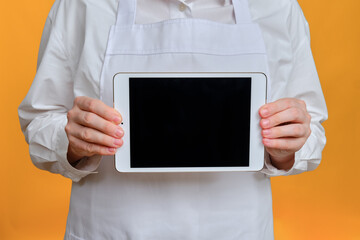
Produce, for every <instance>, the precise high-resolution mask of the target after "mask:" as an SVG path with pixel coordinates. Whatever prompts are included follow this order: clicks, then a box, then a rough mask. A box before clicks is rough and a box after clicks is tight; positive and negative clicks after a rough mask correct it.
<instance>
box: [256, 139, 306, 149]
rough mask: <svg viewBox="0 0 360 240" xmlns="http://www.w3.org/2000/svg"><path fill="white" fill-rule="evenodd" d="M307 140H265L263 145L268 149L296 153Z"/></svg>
mask: <svg viewBox="0 0 360 240" xmlns="http://www.w3.org/2000/svg"><path fill="white" fill-rule="evenodd" d="M305 141H306V138H277V139H269V138H263V144H264V146H265V147H267V148H272V149H277V150H284V151H291V152H296V151H298V150H300V148H301V147H302V146H303V145H304V143H305Z"/></svg>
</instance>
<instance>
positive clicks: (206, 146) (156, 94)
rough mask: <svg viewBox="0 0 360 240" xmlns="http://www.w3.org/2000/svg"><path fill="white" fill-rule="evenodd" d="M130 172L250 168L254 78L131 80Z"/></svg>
mask: <svg viewBox="0 0 360 240" xmlns="http://www.w3.org/2000/svg"><path fill="white" fill-rule="evenodd" d="M129 86H130V87H129V88H130V121H131V124H130V159H131V164H130V165H131V167H132V168H153V167H157V168H161V167H239V166H240V167H242V166H249V139H250V100H251V78H195V77H194V78H191V77H190V78H130V80H129Z"/></svg>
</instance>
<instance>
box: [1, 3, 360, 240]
mask: <svg viewBox="0 0 360 240" xmlns="http://www.w3.org/2000/svg"><path fill="white" fill-rule="evenodd" d="M52 3H53V0H31V1H30V0H14V1H5V0H1V3H0V34H1V35H0V36H1V37H0V73H1V75H0V78H1V86H0V99H1V117H0V121H1V122H0V123H1V124H0V126H1V127H0V130H1V138H0V143H1V144H0V146H1V164H0V168H1V170H0V239H6V240H8V239H62V238H63V234H64V229H65V223H66V216H67V211H68V204H69V197H70V186H71V182H70V180H68V179H65V178H63V177H61V176H59V175H54V174H50V173H47V172H45V171H40V170H38V169H36V168H35V167H34V166H33V165H32V163H31V161H30V158H29V155H28V147H27V144H26V143H25V140H24V137H23V135H22V133H21V131H20V126H19V123H18V117H17V107H18V106H19V104H20V102H21V101H22V99H23V98H24V96H25V94H26V93H27V91H28V89H29V87H30V84H31V82H32V79H33V77H34V75H35V69H36V59H37V51H38V46H39V43H40V37H41V33H42V28H43V25H44V23H45V19H46V16H47V14H48V12H49V10H50V7H51V5H52ZM299 3H300V5H301V6H302V8H303V11H304V13H305V16H306V18H307V20H308V22H309V24H310V29H311V34H312V35H311V37H312V49H313V54H314V58H315V61H316V64H317V68H318V72H319V75H320V79H321V83H322V87H323V91H324V94H325V98H326V101H327V105H328V110H329V120H328V121H327V122H326V123H325V124H324V126H325V128H326V134H327V138H328V144H327V146H326V149H325V151H324V154H323V161H322V163H321V165H320V167H319V168H318V169H317V170H315V171H313V172H309V173H305V174H301V175H297V176H290V177H277V178H273V179H272V185H273V199H274V223H275V237H276V239H278V240H283V239H284V240H288V239H291V240H297V239H302V240H303V239H342V240H344V239H360V230H359V229H360V180H359V175H360V158H359V151H358V149H357V148H360V146H359V145H360V141H359V136H360V128H359V122H360V113H359V112H360V109H359V108H360V104H359V99H358V98H359V97H360V81H359V74H360V60H359V58H360V1H359V0H342V1H335V0H317V1H314V0H299Z"/></svg>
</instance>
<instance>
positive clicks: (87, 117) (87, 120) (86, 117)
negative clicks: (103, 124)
mask: <svg viewBox="0 0 360 240" xmlns="http://www.w3.org/2000/svg"><path fill="white" fill-rule="evenodd" d="M91 122H92V114H91V113H85V114H84V123H85V124H90V123H91Z"/></svg>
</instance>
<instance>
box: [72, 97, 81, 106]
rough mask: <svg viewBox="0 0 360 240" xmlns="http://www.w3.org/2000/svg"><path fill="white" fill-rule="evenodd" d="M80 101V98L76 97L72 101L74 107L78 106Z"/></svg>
mask: <svg viewBox="0 0 360 240" xmlns="http://www.w3.org/2000/svg"><path fill="white" fill-rule="evenodd" d="M81 99H82V97H81V96H80V97H76V98H75V99H74V105H75V106H76V105H79V102H80V101H81Z"/></svg>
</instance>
